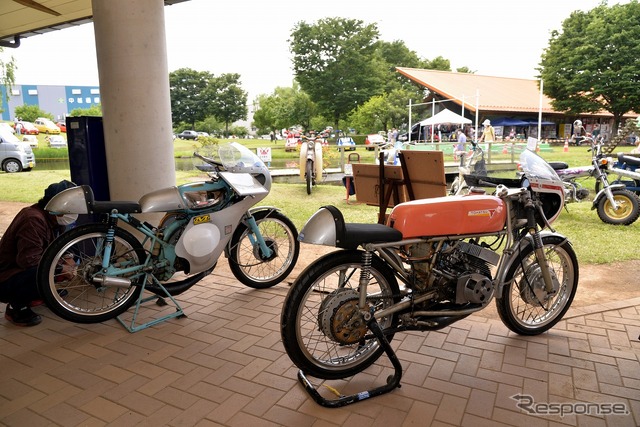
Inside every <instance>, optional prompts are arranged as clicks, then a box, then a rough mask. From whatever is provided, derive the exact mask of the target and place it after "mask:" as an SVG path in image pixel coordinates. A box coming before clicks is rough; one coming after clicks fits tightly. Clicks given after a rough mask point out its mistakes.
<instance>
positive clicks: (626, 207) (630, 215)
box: [597, 189, 640, 225]
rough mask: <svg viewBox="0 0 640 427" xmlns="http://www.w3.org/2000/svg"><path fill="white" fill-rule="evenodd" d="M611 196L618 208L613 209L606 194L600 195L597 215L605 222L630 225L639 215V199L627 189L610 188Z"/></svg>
mask: <svg viewBox="0 0 640 427" xmlns="http://www.w3.org/2000/svg"><path fill="white" fill-rule="evenodd" d="M611 193H612V194H613V198H614V200H615V201H616V203H617V204H618V209H614V208H613V205H612V204H611V202H609V199H608V198H607V197H606V196H604V195H603V196H601V197H600V201H599V202H598V206H597V211H598V217H599V218H600V219H601V220H602V222H604V223H605V224H613V225H631V224H633V223H634V222H635V221H636V220H637V219H638V216H640V201H639V200H638V196H636V194H635V193H633V192H632V191H629V190H624V189H616V190H611Z"/></svg>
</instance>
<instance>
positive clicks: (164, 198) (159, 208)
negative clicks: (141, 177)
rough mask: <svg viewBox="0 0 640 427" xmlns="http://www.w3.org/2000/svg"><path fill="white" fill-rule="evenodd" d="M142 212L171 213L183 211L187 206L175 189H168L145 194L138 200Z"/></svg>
mask: <svg viewBox="0 0 640 427" xmlns="http://www.w3.org/2000/svg"><path fill="white" fill-rule="evenodd" d="M138 203H140V207H141V208H142V212H145V213H147V212H171V211H177V210H185V209H187V206H186V205H185V203H184V200H183V199H182V197H181V196H180V192H179V191H178V188H177V187H168V188H163V189H161V190H156V191H153V192H151V193H147V194H145V195H144V196H142V197H141V198H140V201H139V202H138Z"/></svg>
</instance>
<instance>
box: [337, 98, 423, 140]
mask: <svg viewBox="0 0 640 427" xmlns="http://www.w3.org/2000/svg"><path fill="white" fill-rule="evenodd" d="M412 96H413V92H411V91H407V90H403V89H396V90H394V91H392V92H391V93H389V94H386V93H385V94H383V95H378V96H374V97H372V98H371V99H369V100H368V101H367V102H365V103H364V104H363V105H361V106H359V107H358V108H357V109H356V110H353V112H352V113H351V115H350V116H349V124H350V125H351V126H352V127H354V128H356V129H358V131H359V132H365V133H375V132H378V131H379V130H384V131H387V130H389V129H391V128H393V127H400V125H401V124H402V123H405V122H406V121H407V114H408V111H407V107H406V105H407V102H408V99H410V98H411V97H412Z"/></svg>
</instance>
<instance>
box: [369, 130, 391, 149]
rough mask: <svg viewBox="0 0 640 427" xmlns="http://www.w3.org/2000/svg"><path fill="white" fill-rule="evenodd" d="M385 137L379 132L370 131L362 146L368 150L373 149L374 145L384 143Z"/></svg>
mask: <svg viewBox="0 0 640 427" xmlns="http://www.w3.org/2000/svg"><path fill="white" fill-rule="evenodd" d="M385 142H386V141H385V139H384V136H382V135H380V134H379V133H372V134H370V135H367V138H366V139H365V140H364V147H365V148H366V149H367V150H369V151H372V150H375V148H376V146H377V147H379V146H381V145H384V144H385Z"/></svg>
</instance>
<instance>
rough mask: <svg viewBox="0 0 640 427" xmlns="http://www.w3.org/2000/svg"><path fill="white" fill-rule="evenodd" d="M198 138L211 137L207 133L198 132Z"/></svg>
mask: <svg viewBox="0 0 640 427" xmlns="http://www.w3.org/2000/svg"><path fill="white" fill-rule="evenodd" d="M198 136H209V134H208V133H207V132H198Z"/></svg>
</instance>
